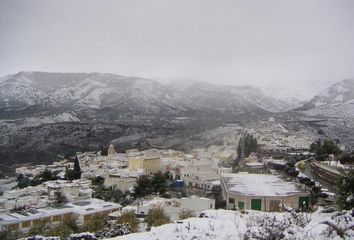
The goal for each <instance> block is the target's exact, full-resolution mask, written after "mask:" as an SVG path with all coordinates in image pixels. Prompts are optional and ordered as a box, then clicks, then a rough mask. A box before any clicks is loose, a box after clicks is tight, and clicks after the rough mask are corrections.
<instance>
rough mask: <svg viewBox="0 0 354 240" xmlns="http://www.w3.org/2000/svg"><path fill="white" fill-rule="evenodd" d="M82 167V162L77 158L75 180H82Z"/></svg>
mask: <svg viewBox="0 0 354 240" xmlns="http://www.w3.org/2000/svg"><path fill="white" fill-rule="evenodd" d="M81 173H82V172H81V167H80V162H79V158H78V157H77V156H76V158H75V162H74V176H75V179H80V178H81Z"/></svg>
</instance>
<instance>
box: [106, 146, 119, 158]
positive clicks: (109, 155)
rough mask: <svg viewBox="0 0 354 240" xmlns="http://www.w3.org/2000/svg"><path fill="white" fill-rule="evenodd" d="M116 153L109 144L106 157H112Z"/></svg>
mask: <svg viewBox="0 0 354 240" xmlns="http://www.w3.org/2000/svg"><path fill="white" fill-rule="evenodd" d="M116 154H117V152H116V150H114V146H113V145H112V144H111V145H109V148H108V157H114V156H115V155H116Z"/></svg>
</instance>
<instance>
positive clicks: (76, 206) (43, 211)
mask: <svg viewBox="0 0 354 240" xmlns="http://www.w3.org/2000/svg"><path fill="white" fill-rule="evenodd" d="M119 210H121V205H120V204H117V203H112V202H105V201H103V200H100V199H96V198H91V199H86V200H82V201H76V202H71V203H67V204H65V205H62V206H59V207H46V208H39V209H36V211H35V212H34V213H30V212H28V213H26V214H20V213H4V214H0V230H2V229H10V230H21V231H27V230H29V229H30V228H32V227H35V226H38V225H40V224H42V223H43V222H46V223H51V224H53V223H56V222H62V221H65V219H66V218H68V217H70V216H74V217H76V218H77V222H78V224H84V223H85V222H86V221H89V220H90V219H92V218H93V217H102V215H104V216H108V215H109V214H110V213H112V212H115V211H119Z"/></svg>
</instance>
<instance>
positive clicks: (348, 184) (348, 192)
mask: <svg viewBox="0 0 354 240" xmlns="http://www.w3.org/2000/svg"><path fill="white" fill-rule="evenodd" d="M338 190H339V191H338V193H339V197H338V200H337V204H338V206H339V207H340V208H341V209H346V210H350V209H353V208H354V169H350V170H349V171H342V175H341V177H340V178H339V179H338Z"/></svg>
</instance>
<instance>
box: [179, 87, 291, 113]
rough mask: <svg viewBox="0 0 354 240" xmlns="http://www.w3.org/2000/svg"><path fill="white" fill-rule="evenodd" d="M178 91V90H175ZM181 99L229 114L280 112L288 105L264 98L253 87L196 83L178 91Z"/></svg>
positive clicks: (258, 90) (260, 92) (270, 98)
mask: <svg viewBox="0 0 354 240" xmlns="http://www.w3.org/2000/svg"><path fill="white" fill-rule="evenodd" d="M177 89H178V88H177ZM180 92H181V94H182V97H183V98H185V99H188V100H189V101H190V102H193V103H194V104H195V105H196V106H198V107H200V108H201V107H204V108H207V109H217V110H220V111H231V112H235V113H237V112H252V111H266V112H281V111H284V110H287V107H288V105H287V104H286V103H285V102H284V101H281V100H276V99H275V98H272V97H269V96H266V95H265V94H264V93H263V92H262V91H261V90H260V89H259V88H257V87H253V86H226V85H213V84H208V83H203V82H197V83H193V84H190V85H188V86H187V87H184V88H182V90H180Z"/></svg>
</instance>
